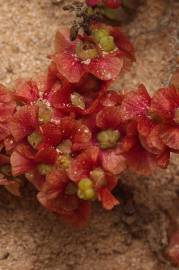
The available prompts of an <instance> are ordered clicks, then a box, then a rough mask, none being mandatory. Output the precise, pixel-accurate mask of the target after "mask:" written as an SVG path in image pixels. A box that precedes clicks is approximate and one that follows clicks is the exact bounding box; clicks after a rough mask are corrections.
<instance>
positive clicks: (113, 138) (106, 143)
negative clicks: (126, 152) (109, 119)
mask: <svg viewBox="0 0 179 270" xmlns="http://www.w3.org/2000/svg"><path fill="white" fill-rule="evenodd" d="M119 138H120V133H119V131H118V130H113V129H107V130H104V131H101V132H99V133H98V135H97V140H98V142H99V144H100V147H101V148H102V149H109V148H113V147H115V146H116V145H117V143H118V141H119Z"/></svg>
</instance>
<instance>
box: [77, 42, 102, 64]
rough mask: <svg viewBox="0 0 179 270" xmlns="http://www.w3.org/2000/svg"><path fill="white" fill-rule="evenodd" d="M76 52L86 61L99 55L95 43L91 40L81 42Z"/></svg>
mask: <svg viewBox="0 0 179 270" xmlns="http://www.w3.org/2000/svg"><path fill="white" fill-rule="evenodd" d="M76 54H77V56H78V57H79V58H80V59H81V60H83V61H86V60H90V59H93V58H95V57H97V56H98V51H97V49H96V48H95V44H93V43H89V42H85V43H82V42H81V43H79V44H78V45H77V47H76Z"/></svg>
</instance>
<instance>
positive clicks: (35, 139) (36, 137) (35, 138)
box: [27, 131, 42, 149]
mask: <svg viewBox="0 0 179 270" xmlns="http://www.w3.org/2000/svg"><path fill="white" fill-rule="evenodd" d="M27 140H28V142H29V144H30V145H31V146H32V147H33V148H34V149H36V148H37V146H38V145H39V143H41V141H42V136H41V135H40V133H38V132H36V131H34V132H33V133H32V134H31V135H29V136H28V137H27Z"/></svg>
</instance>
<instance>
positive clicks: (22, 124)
mask: <svg viewBox="0 0 179 270" xmlns="http://www.w3.org/2000/svg"><path fill="white" fill-rule="evenodd" d="M37 114H38V108H37V107H36V106H35V105H26V106H23V107H21V108H19V110H18V111H17V112H16V113H15V115H14V117H13V120H12V121H11V123H10V130H11V134H12V135H13V137H14V139H15V140H16V141H17V142H18V141H20V140H22V139H24V138H25V137H26V136H28V135H30V134H31V133H32V132H33V131H34V130H35V129H36V127H37V125H38V119H37Z"/></svg>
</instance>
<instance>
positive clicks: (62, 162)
mask: <svg viewBox="0 0 179 270" xmlns="http://www.w3.org/2000/svg"><path fill="white" fill-rule="evenodd" d="M70 163H71V157H70V156H69V155H68V154H67V155H59V157H58V166H59V167H60V168H63V169H65V170H66V169H68V168H69V166H70Z"/></svg>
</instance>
